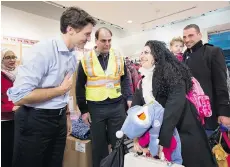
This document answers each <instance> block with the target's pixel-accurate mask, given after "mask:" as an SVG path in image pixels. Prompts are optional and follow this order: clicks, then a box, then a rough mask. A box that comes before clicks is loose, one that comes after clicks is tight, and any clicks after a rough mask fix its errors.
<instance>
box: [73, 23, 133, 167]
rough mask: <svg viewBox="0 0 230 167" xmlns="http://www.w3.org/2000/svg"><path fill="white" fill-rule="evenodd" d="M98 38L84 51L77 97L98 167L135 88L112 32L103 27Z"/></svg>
mask: <svg viewBox="0 0 230 167" xmlns="http://www.w3.org/2000/svg"><path fill="white" fill-rule="evenodd" d="M95 40H96V47H95V49H93V50H92V51H90V52H87V53H85V54H84V57H83V58H82V60H81V62H80V64H79V68H78V76H77V84H76V97H77V103H78V106H79V108H80V111H81V113H82V119H83V121H84V122H85V123H87V124H90V129H91V139H92V149H93V167H99V166H100V162H101V160H102V159H103V158H105V157H106V156H107V155H108V154H109V152H108V144H111V145H112V148H113V147H114V146H115V144H116V140H117V139H116V136H115V133H116V132H117V131H118V130H120V128H121V126H122V124H123V123H124V120H125V118H126V113H125V112H126V111H125V108H126V106H128V107H130V105H131V100H132V92H131V88H130V86H129V77H128V76H127V69H126V66H125V64H124V59H123V57H122V56H121V54H120V53H119V52H117V51H116V50H114V49H112V48H111V40H112V32H111V31H110V30H109V29H107V28H105V27H103V28H100V29H98V30H97V31H96V33H95ZM89 115H90V117H91V123H89Z"/></svg>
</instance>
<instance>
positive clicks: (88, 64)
mask: <svg viewBox="0 0 230 167" xmlns="http://www.w3.org/2000/svg"><path fill="white" fill-rule="evenodd" d="M84 64H85V69H86V73H87V74H86V75H88V76H90V77H92V76H95V73H94V69H93V51H91V52H90V54H86V55H85V56H84Z"/></svg>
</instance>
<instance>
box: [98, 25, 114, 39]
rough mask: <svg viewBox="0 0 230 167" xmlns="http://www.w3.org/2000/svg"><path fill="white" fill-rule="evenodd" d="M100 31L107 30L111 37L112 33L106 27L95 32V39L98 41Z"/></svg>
mask: <svg viewBox="0 0 230 167" xmlns="http://www.w3.org/2000/svg"><path fill="white" fill-rule="evenodd" d="M101 30H107V31H108V32H109V33H110V35H111V36H113V33H112V31H111V30H110V29H108V28H106V27H101V28H99V29H98V30H97V31H96V32H95V39H98V37H99V33H100V31H101Z"/></svg>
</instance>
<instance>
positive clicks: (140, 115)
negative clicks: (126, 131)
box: [133, 106, 150, 125]
mask: <svg viewBox="0 0 230 167" xmlns="http://www.w3.org/2000/svg"><path fill="white" fill-rule="evenodd" d="M133 116H134V117H135V118H134V121H136V122H137V123H138V124H140V125H146V124H150V119H149V111H148V107H147V106H145V107H143V108H142V109H141V110H140V111H138V112H137V113H134V114H133Z"/></svg>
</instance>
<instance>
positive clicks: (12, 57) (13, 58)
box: [3, 56, 17, 60]
mask: <svg viewBox="0 0 230 167" xmlns="http://www.w3.org/2000/svg"><path fill="white" fill-rule="evenodd" d="M3 59H4V60H10V59H11V60H16V59H17V57H16V56H6V57H4V58H3Z"/></svg>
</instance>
